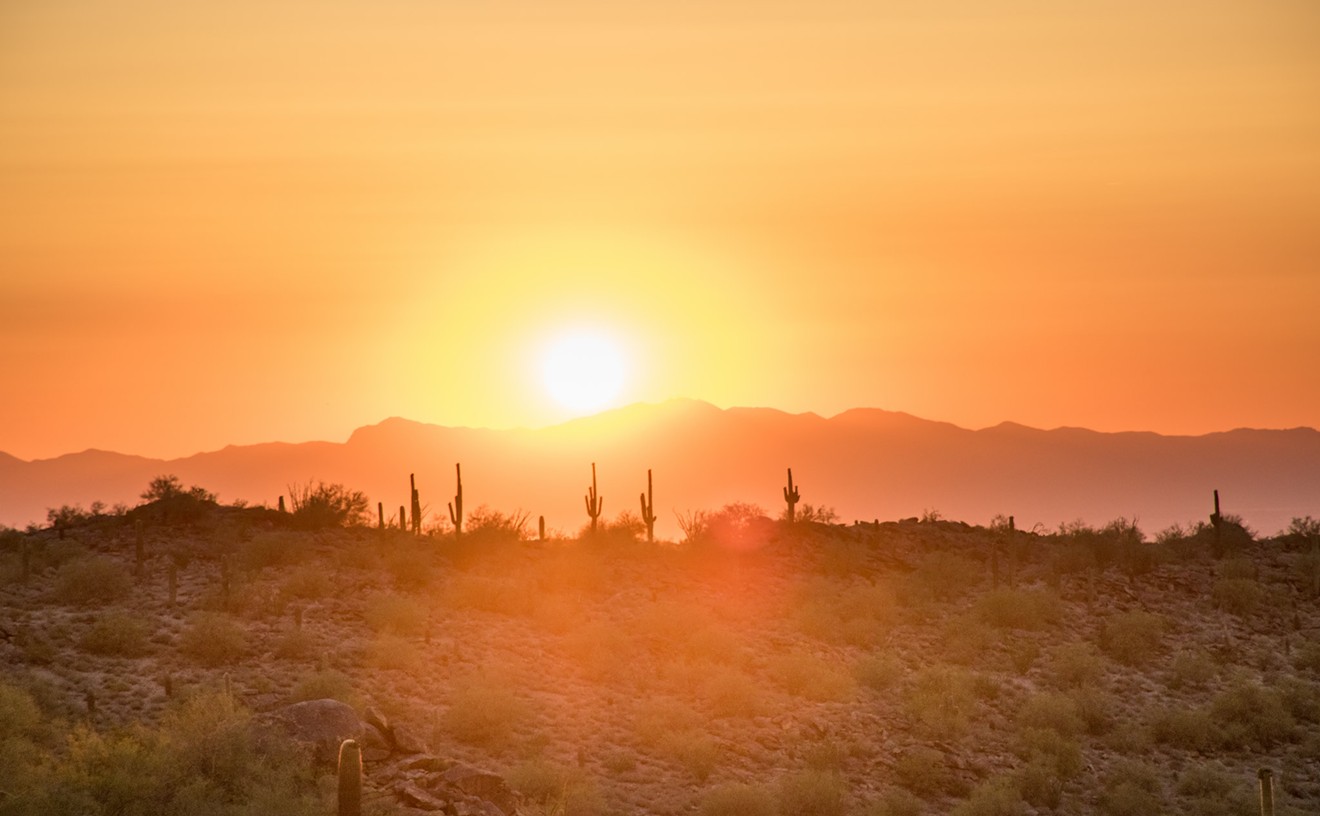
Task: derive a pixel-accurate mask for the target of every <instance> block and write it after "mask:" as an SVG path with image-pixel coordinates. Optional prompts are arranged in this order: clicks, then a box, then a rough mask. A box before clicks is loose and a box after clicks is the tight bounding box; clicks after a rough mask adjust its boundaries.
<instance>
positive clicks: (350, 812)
mask: <svg viewBox="0 0 1320 816" xmlns="http://www.w3.org/2000/svg"><path fill="white" fill-rule="evenodd" d="M339 816H362V749H361V748H359V747H358V744H357V740H351V739H347V740H344V741H343V742H342V743H340V744H339Z"/></svg>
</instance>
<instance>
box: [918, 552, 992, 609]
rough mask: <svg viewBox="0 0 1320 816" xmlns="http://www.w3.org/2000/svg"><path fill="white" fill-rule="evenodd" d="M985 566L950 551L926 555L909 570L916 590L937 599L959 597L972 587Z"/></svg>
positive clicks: (980, 576) (978, 580)
mask: <svg viewBox="0 0 1320 816" xmlns="http://www.w3.org/2000/svg"><path fill="white" fill-rule="evenodd" d="M984 572H985V569H984V568H983V567H982V566H981V565H979V564H977V563H976V562H975V561H972V560H971V559H969V558H964V557H963V556H961V555H956V554H954V553H951V552H933V553H929V554H927V555H926V556H925V557H923V558H922V559H921V561H920V562H919V563H918V564H917V568H916V570H914V571H913V573H912V582H913V584H914V586H915V587H916V589H917V591H918V592H919V593H920V594H921V595H923V596H925V597H929V598H933V599H934V600H937V601H951V600H954V599H956V598H960V597H962V596H963V595H965V594H967V593H968V592H970V591H972V590H973V589H975V588H976V585H977V584H978V583H980V581H981V578H982V575H983V574H984Z"/></svg>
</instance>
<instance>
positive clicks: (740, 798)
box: [697, 784, 779, 816]
mask: <svg viewBox="0 0 1320 816" xmlns="http://www.w3.org/2000/svg"><path fill="white" fill-rule="evenodd" d="M697 813H698V814H700V816H777V814H778V813H779V809H778V807H776V805H775V797H774V796H773V795H772V794H771V793H770V791H768V790H767V789H765V788H764V787H762V786H760V785H743V784H728V785H721V786H719V787H718V788H715V789H714V790H712V791H710V792H709V793H707V794H706V795H705V796H704V797H702V800H701V806H700V807H698V808H697Z"/></svg>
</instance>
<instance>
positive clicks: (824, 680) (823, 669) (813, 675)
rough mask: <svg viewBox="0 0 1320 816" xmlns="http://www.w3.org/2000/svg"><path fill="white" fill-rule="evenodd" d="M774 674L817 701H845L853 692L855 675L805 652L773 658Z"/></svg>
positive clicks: (782, 684) (790, 688) (784, 685)
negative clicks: (848, 673)
mask: <svg viewBox="0 0 1320 816" xmlns="http://www.w3.org/2000/svg"><path fill="white" fill-rule="evenodd" d="M770 676H771V677H773V678H774V680H775V682H776V683H778V684H779V686H780V687H781V688H783V690H784V691H786V692H788V693H789V694H792V695H793V696H795V697H805V698H806V699H808V700H814V701H816V702H841V701H844V700H847V699H849V698H850V697H852V694H853V688H854V687H853V679H852V678H851V677H849V676H848V675H847V674H845V673H843V672H841V671H839V670H838V669H836V668H834V667H833V666H831V665H830V664H829V663H826V662H825V661H823V660H821V659H819V658H817V657H814V656H812V655H810V654H806V653H803V652H799V653H795V654H788V655H780V656H777V657H774V658H772V659H771V661H770Z"/></svg>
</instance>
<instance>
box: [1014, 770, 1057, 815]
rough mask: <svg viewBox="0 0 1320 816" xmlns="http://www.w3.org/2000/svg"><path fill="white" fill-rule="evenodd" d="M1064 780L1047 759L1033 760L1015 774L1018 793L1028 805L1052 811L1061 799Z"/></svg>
mask: <svg viewBox="0 0 1320 816" xmlns="http://www.w3.org/2000/svg"><path fill="white" fill-rule="evenodd" d="M1063 783H1064V780H1063V778H1062V777H1061V776H1059V772H1058V769H1057V768H1056V767H1055V766H1054V764H1053V763H1051V762H1050V761H1049V760H1047V759H1033V760H1031V761H1030V762H1028V763H1027V764H1026V765H1023V766H1022V768H1021V769H1020V770H1019V771H1018V773H1017V788H1018V793H1019V795H1020V796H1021V797H1022V799H1023V801H1025V802H1026V803H1027V804H1029V805H1034V806H1035V807H1038V808H1047V809H1049V810H1054V809H1055V808H1057V807H1058V806H1059V802H1060V801H1061V800H1062V799H1063Z"/></svg>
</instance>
